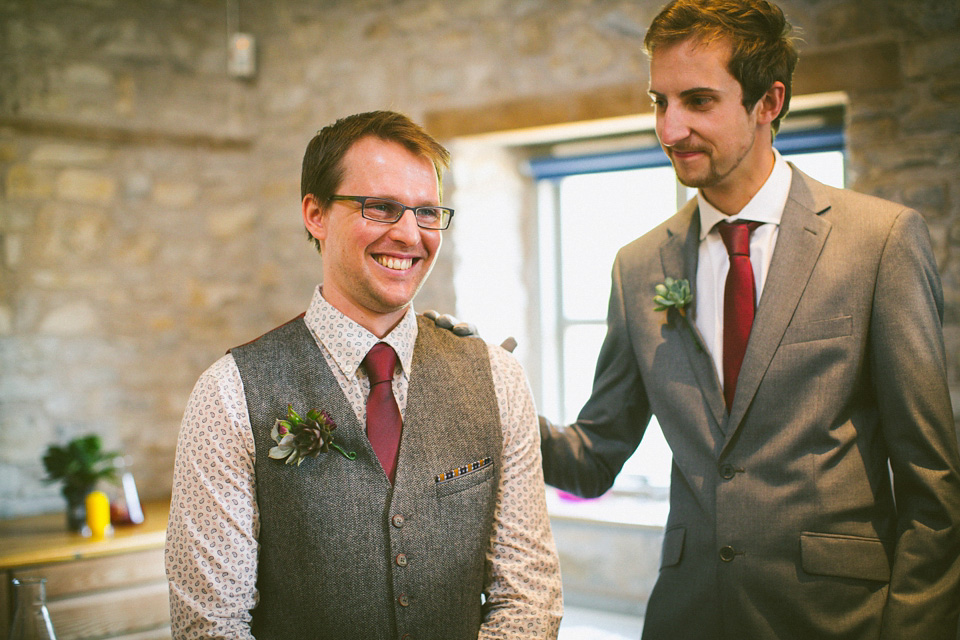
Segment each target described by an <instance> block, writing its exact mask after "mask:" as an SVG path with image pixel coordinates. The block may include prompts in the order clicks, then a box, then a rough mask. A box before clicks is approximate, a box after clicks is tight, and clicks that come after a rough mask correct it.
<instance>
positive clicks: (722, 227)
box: [717, 220, 763, 257]
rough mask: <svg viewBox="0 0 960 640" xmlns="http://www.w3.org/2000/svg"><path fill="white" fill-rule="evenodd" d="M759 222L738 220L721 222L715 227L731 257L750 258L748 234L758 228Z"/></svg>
mask: <svg viewBox="0 0 960 640" xmlns="http://www.w3.org/2000/svg"><path fill="white" fill-rule="evenodd" d="M761 224H763V223H761V222H757V221H755V220H749V221H747V220H738V221H737V222H721V223H720V224H718V225H717V229H718V230H719V231H720V237H721V238H722V239H723V245H724V246H725V247H726V248H727V253H729V254H730V255H731V256H747V257H750V234H751V233H752V232H753V230H754V229H756V228H757V227H759V226H760V225H761Z"/></svg>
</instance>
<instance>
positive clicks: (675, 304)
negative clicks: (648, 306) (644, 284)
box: [653, 278, 693, 316]
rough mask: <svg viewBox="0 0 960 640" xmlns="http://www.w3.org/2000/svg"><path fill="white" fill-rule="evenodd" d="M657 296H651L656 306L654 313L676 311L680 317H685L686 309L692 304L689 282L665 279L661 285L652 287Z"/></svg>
mask: <svg viewBox="0 0 960 640" xmlns="http://www.w3.org/2000/svg"><path fill="white" fill-rule="evenodd" d="M654 292H656V294H657V295H655V296H653V302H654V304H656V306H655V307H654V308H653V310H654V311H668V312H669V311H670V309H676V311H677V313H679V314H680V315H681V316H686V315H687V307H689V306H690V303H691V302H693V294H692V293H690V281H688V280H687V279H686V278H684V279H683V280H674V279H673V278H666V279H665V280H664V281H663V283H662V284H658V285H657V286H656V287H654Z"/></svg>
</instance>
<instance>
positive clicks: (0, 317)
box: [0, 304, 13, 336]
mask: <svg viewBox="0 0 960 640" xmlns="http://www.w3.org/2000/svg"><path fill="white" fill-rule="evenodd" d="M11 335H13V309H12V308H10V306H9V305H5V304H0V336H11Z"/></svg>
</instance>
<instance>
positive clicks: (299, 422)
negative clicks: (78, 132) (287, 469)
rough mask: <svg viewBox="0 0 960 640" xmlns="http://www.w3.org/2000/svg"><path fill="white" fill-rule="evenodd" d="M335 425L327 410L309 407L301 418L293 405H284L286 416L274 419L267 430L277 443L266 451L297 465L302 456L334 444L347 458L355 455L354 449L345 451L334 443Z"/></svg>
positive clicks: (328, 448) (318, 451)
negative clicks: (271, 426) (285, 406)
mask: <svg viewBox="0 0 960 640" xmlns="http://www.w3.org/2000/svg"><path fill="white" fill-rule="evenodd" d="M336 428H337V425H336V423H335V422H334V421H333V418H331V417H330V414H329V413H327V412H326V411H318V410H316V409H311V410H310V411H308V412H307V415H306V416H305V417H303V418H301V417H300V415H299V414H298V413H297V412H296V411H294V410H293V405H287V417H286V419H283V418H279V419H277V421H276V422H275V423H273V429H271V430H270V437H271V438H273V439H274V440H275V441H276V443H277V446H275V447H272V448H271V449H270V451H269V452H268V454H267V455H269V456H270V457H271V458H273V459H275V460H286V463H287V464H296V465H297V466H300V463H302V462H303V461H304V459H305V458H307V457H310V458H316V457H317V456H318V455H320V454H321V453H326V452H328V451H330V448H331V447H333V448H334V449H336V450H337V451H339V452H340V453H341V454H343V456H344V457H345V458H347V459H348V460H353V459H354V458H356V457H357V454H356V452H354V451H350V452H347V451H344V450H343V449H342V448H341V447H340V445H337V444H334V442H333V430H334V429H336Z"/></svg>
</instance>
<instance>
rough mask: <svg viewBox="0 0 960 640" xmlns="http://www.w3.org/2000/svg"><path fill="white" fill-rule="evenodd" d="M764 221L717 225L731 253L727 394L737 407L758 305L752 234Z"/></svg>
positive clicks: (725, 311)
mask: <svg viewBox="0 0 960 640" xmlns="http://www.w3.org/2000/svg"><path fill="white" fill-rule="evenodd" d="M760 224H761V223H760V222H747V221H742V222H723V223H720V224H719V225H718V226H717V228H718V229H719V230H720V237H721V238H723V244H724V246H726V247H727V253H728V254H730V271H728V272H727V283H726V286H725V288H724V290H723V397H724V399H725V400H726V401H727V410H728V411H729V410H730V407H732V406H733V396H734V394H735V393H736V391H737V377H738V376H739V375H740V365H741V364H743V354H744V353H745V352H746V351H747V340H748V339H749V338H750V328H751V327H752V326H753V313H754V310H755V309H756V307H757V286H756V283H755V281H754V279H753V266H752V265H751V264H750V233H751V232H752V231H753V230H754V229H756V228H757V227H759V226H760Z"/></svg>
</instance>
